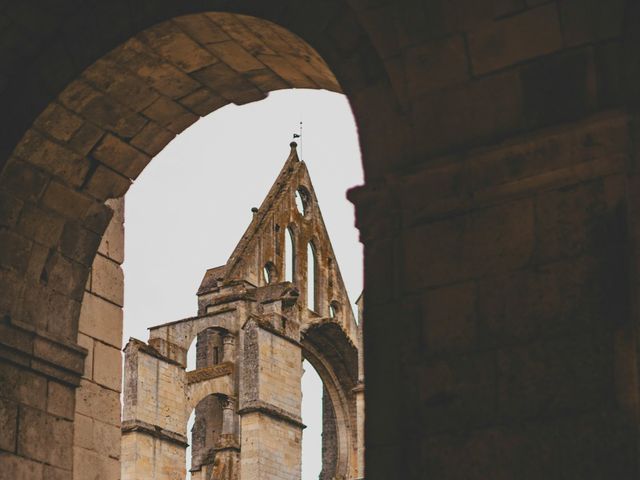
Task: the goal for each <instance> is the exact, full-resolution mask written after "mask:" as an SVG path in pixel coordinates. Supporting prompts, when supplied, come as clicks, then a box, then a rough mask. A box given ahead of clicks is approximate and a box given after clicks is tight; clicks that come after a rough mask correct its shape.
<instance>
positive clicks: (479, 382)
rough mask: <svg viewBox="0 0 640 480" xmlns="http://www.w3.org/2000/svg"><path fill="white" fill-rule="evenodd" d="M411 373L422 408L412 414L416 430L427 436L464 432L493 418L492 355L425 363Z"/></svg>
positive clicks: (495, 400) (494, 373) (494, 394)
mask: <svg viewBox="0 0 640 480" xmlns="http://www.w3.org/2000/svg"><path fill="white" fill-rule="evenodd" d="M415 373H417V374H418V375H417V376H416V379H417V381H418V385H417V388H418V392H419V398H420V402H421V405H422V409H421V410H419V411H416V412H415V413H416V414H417V415H419V416H420V418H421V422H422V423H421V425H420V427H419V428H422V429H424V430H425V431H427V432H430V433H432V432H439V431H451V430H458V429H462V430H464V429H468V428H473V427H474V426H480V425H482V424H484V423H486V422H491V421H492V419H495V418H497V412H498V410H497V407H498V403H497V400H498V398H497V395H496V388H497V372H496V367H495V357H494V354H493V353H492V352H479V353H477V352H476V353H470V354H468V355H464V356H457V357H455V358H447V359H442V360H438V359H434V360H430V361H425V362H424V364H423V365H422V366H421V367H420V369H419V370H417V371H416V372H415ZM414 428H415V427H414Z"/></svg>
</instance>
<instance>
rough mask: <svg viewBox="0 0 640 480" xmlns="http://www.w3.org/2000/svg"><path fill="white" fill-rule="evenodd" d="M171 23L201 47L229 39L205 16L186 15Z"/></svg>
mask: <svg viewBox="0 0 640 480" xmlns="http://www.w3.org/2000/svg"><path fill="white" fill-rule="evenodd" d="M173 21H174V22H175V23H177V24H178V25H179V26H180V28H181V29H182V30H184V31H185V32H187V33H188V34H189V36H190V37H192V38H194V39H195V40H196V41H198V42H200V44H202V45H206V44H208V43H215V42H222V41H224V40H228V39H229V36H228V35H227V34H226V33H225V32H224V31H223V30H222V29H221V28H220V27H219V26H218V25H216V24H215V23H213V22H212V21H210V20H209V19H208V18H207V16H206V15H186V16H183V17H177V18H174V19H173Z"/></svg>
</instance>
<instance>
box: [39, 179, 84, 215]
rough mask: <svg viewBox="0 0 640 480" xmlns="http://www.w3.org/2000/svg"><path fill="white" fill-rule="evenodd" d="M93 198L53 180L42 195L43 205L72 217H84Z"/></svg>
mask: <svg viewBox="0 0 640 480" xmlns="http://www.w3.org/2000/svg"><path fill="white" fill-rule="evenodd" d="M92 203H93V200H92V199H91V198H90V197H87V196H86V195H84V194H82V193H80V192H78V191H76V190H72V189H70V188H69V187H67V186H66V185H63V184H62V183H59V182H51V183H50V184H49V187H48V188H47V190H46V191H45V192H44V196H43V197H42V205H43V206H44V207H46V208H50V209H51V210H53V211H54V212H57V213H60V214H62V215H65V216H67V217H70V218H82V217H83V216H84V215H85V214H86V213H87V211H88V210H89V208H90V207H91V205H92Z"/></svg>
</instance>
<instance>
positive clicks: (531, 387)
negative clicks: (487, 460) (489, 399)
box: [497, 332, 615, 419]
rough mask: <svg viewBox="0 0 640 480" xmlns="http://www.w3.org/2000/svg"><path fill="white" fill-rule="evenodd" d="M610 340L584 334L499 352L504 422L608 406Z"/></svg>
mask: <svg viewBox="0 0 640 480" xmlns="http://www.w3.org/2000/svg"><path fill="white" fill-rule="evenodd" d="M613 358H614V357H613V342H612V337H611V335H608V334H603V333H602V332H600V333H597V334H592V333H586V334H579V335H571V336H569V337H565V338H558V339H549V340H541V341H538V342H535V343H533V344H529V345H525V346H518V347H514V348H511V349H504V350H501V351H499V352H498V355H497V368H498V390H497V392H498V402H499V404H500V411H501V414H502V415H504V416H506V417H508V418H519V419H522V418H535V417H539V416H545V417H547V416H549V415H561V414H562V412H567V411H588V410H590V409H595V408H599V407H602V406H603V405H606V403H607V402H609V401H611V398H610V397H609V392H610V391H611V389H613V388H615V387H614V382H615V379H614V376H613V372H614V365H613V361H614V360H613Z"/></svg>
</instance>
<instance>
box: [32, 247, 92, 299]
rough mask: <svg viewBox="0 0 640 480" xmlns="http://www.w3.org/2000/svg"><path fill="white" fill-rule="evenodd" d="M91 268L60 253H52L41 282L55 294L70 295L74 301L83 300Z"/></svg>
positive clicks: (43, 271) (41, 276)
mask: <svg viewBox="0 0 640 480" xmlns="http://www.w3.org/2000/svg"><path fill="white" fill-rule="evenodd" d="M88 273H89V268H88V267H87V266H86V265H82V264H80V263H78V262H75V261H73V260H69V259H68V258H66V257H64V256H62V255H61V254H59V253H50V255H49V257H48V258H47V261H46V263H45V266H44V269H43V270H42V274H41V275H40V281H41V282H42V283H44V284H46V285H47V286H48V288H50V289H51V290H53V291H54V292H58V293H61V294H63V295H68V296H69V297H71V298H72V299H73V300H76V301H80V300H82V293H83V291H84V285H85V282H86V279H87V274H88Z"/></svg>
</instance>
